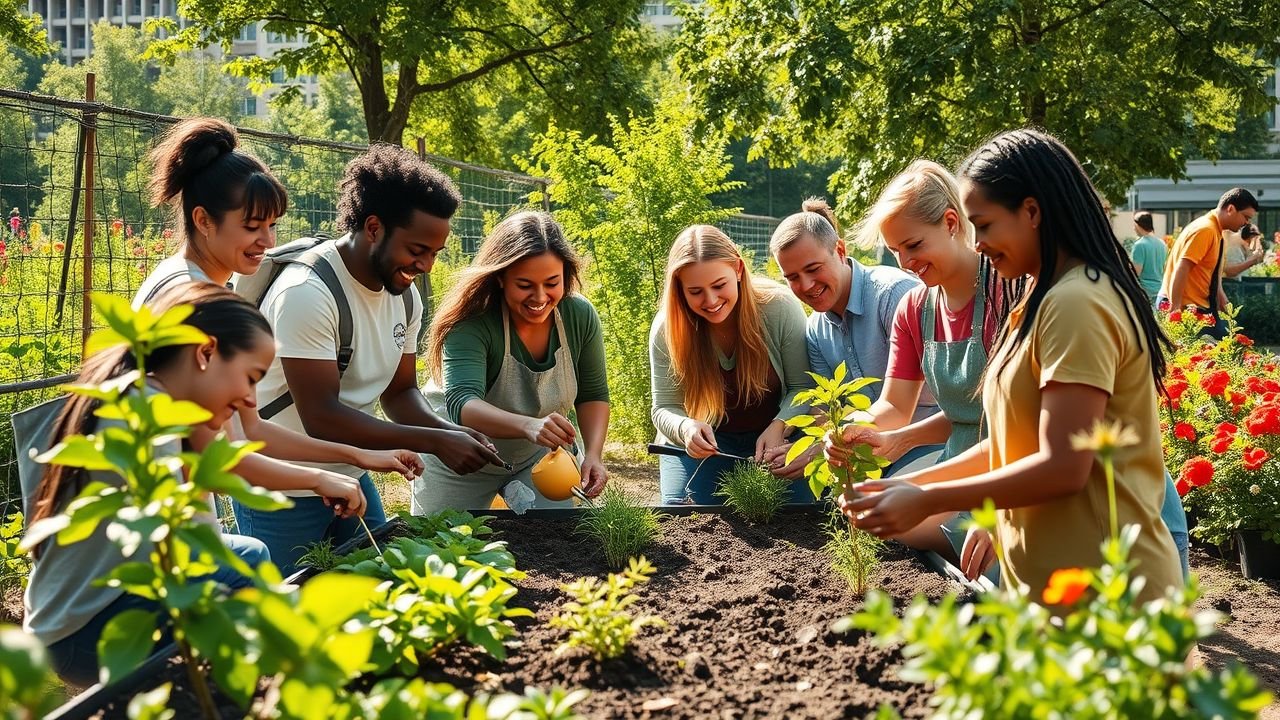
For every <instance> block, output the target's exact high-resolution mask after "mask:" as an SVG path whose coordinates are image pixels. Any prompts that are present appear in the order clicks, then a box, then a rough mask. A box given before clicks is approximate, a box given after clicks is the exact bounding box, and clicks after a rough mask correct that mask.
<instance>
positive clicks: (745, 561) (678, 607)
mask: <svg viewBox="0 0 1280 720" xmlns="http://www.w3.org/2000/svg"><path fill="white" fill-rule="evenodd" d="M824 521H825V516H824V515H820V514H803V515H800V514H784V515H781V516H779V518H778V519H776V520H775V521H774V523H773V524H771V525H768V526H752V525H749V524H747V523H745V522H743V521H741V520H738V519H737V518H735V517H733V516H731V515H720V514H702V515H695V516H689V517H674V518H671V519H669V520H667V521H666V522H664V523H663V536H662V538H661V539H660V540H659V541H658V542H657V543H656V544H655V545H654V546H652V547H651V548H649V549H648V550H647V551H646V552H645V555H646V557H647V558H648V559H649V560H650V561H651V562H652V563H653V565H654V566H655V567H656V568H657V573H656V574H655V575H654V577H653V579H652V580H651V581H650V582H649V583H648V585H647V586H643V587H642V589H641V590H640V592H639V593H638V594H639V595H640V596H641V599H640V600H639V602H637V603H636V604H635V605H634V606H633V608H634V612H637V613H645V614H653V615H658V616H660V617H661V618H662V619H663V620H665V621H666V623H667V624H668V628H667V629H665V630H661V629H654V628H650V629H647V630H645V631H644V633H643V634H642V635H641V636H640V637H639V638H638V639H637V640H636V641H635V642H634V643H633V649H632V652H631V653H629V654H628V655H627V656H625V657H623V658H621V659H618V660H613V661H608V662H605V663H603V664H600V663H597V662H596V661H595V660H594V659H593V658H592V657H591V656H590V655H589V654H588V653H587V651H585V650H583V649H574V650H571V651H569V652H567V653H565V654H563V655H559V656H557V655H556V654H555V649H556V646H557V645H558V644H559V643H560V642H561V641H562V640H563V639H564V638H565V636H566V631H564V630H561V629H557V628H552V627H550V626H549V625H548V621H549V620H550V619H551V618H552V617H553V616H555V615H556V614H557V612H558V610H559V607H560V605H561V604H562V603H563V602H564V601H565V600H566V596H565V594H564V593H563V592H562V591H561V589H560V585H561V584H562V583H566V582H569V581H571V580H573V579H574V578H577V577H581V576H582V575H598V576H599V575H604V574H605V573H606V572H608V568H607V567H606V566H605V564H604V562H603V560H602V558H601V557H600V554H599V553H598V552H596V550H595V549H594V548H592V547H591V546H590V545H589V544H588V542H587V541H585V540H583V539H582V538H580V537H576V536H575V535H574V528H575V523H574V521H573V520H571V519H528V518H525V519H510V520H508V519H499V520H497V521H495V522H493V523H492V525H493V527H494V529H495V530H498V531H499V532H500V533H501V537H502V539H504V540H506V541H507V542H508V543H509V545H510V549H511V551H512V553H514V554H515V556H516V559H517V564H518V566H519V567H520V568H521V569H523V570H526V571H527V572H528V574H529V576H528V578H527V579H525V580H524V581H522V582H520V583H519V587H520V592H519V594H518V595H517V596H516V604H520V605H524V606H525V607H528V608H530V609H531V610H533V611H534V613H535V614H536V618H534V619H530V620H525V621H520V622H519V626H520V641H521V643H522V644H521V645H520V646H519V647H517V648H515V649H513V651H512V653H511V655H510V657H509V658H508V659H507V662H506V663H502V664H499V663H496V662H493V661H492V660H489V659H488V658H487V657H485V656H483V655H481V654H480V653H478V652H475V651H474V650H466V651H462V652H459V653H455V658H454V662H453V663H451V664H450V665H449V666H448V667H447V668H444V669H442V670H441V671H439V672H437V673H432V676H433V679H439V680H444V681H447V682H450V683H452V684H454V685H456V686H458V687H461V688H463V689H467V690H469V691H476V690H480V689H485V690H499V689H502V690H509V691H513V692H521V691H522V690H523V688H524V686H525V685H534V686H540V687H548V686H552V685H557V684H558V685H565V686H570V687H584V688H587V689H589V690H591V693H592V694H591V697H590V698H589V699H587V700H586V701H585V702H584V703H582V704H581V705H579V706H578V707H579V711H580V712H582V714H584V715H585V716H587V717H590V718H722V719H724V720H730V719H745V718H782V717H786V718H835V717H863V716H864V715H866V714H868V713H871V712H874V711H875V709H876V708H877V707H878V706H879V705H880V704H881V703H887V704H889V705H891V706H893V707H895V708H897V709H898V710H899V711H900V712H902V714H903V715H904V716H905V717H924V716H925V714H926V713H925V703H926V701H927V699H928V693H927V691H926V690H925V689H924V688H923V687H921V686H918V685H913V684H910V683H906V682H903V681H901V680H899V679H898V678H897V677H896V674H895V667H896V665H897V664H898V663H899V662H900V660H901V656H900V655H899V654H898V653H897V652H896V651H895V650H885V649H880V648H877V647H875V646H874V645H873V644H872V643H871V641H870V639H869V638H868V637H866V636H865V635H864V633H862V632H861V631H853V632H851V633H849V634H838V633H835V632H832V631H831V629H830V627H831V624H832V623H833V622H835V621H836V620H839V619H840V618H843V617H845V616H846V615H848V614H850V613H851V612H853V611H854V610H856V609H857V608H858V607H859V606H860V604H861V603H860V600H859V599H858V598H857V597H856V596H855V595H854V593H853V592H852V591H851V590H850V589H849V586H848V584H847V583H846V581H845V580H844V579H843V578H842V577H840V576H838V575H836V574H835V573H834V572H832V570H831V569H830V566H829V561H828V560H827V558H826V556H825V555H824V554H823V552H822V550H821V548H822V545H823V543H824V542H825V541H826V535H825V533H824V531H823V524H824ZM872 585H873V586H876V587H882V588H884V589H885V590H886V591H888V592H889V593H890V594H891V595H893V596H894V597H895V598H897V599H898V600H899V601H900V602H902V601H905V600H907V599H909V598H911V597H913V596H915V595H917V594H924V595H926V596H928V597H930V598H933V599H937V598H940V597H942V596H943V595H944V594H946V593H947V592H948V591H950V590H952V589H954V588H955V586H954V585H953V584H952V583H951V582H950V581H948V580H946V579H945V578H944V577H942V576H940V575H938V574H936V573H934V572H932V571H930V570H929V569H927V568H926V567H925V566H924V565H923V564H922V563H921V562H919V561H918V560H917V559H916V557H915V555H914V554H913V553H910V552H909V551H907V550H905V549H904V548H902V547H901V546H898V545H896V544H890V545H888V546H886V549H885V552H884V561H883V563H882V565H881V567H880V568H879V569H878V570H877V571H876V572H875V573H874V574H873V576H872Z"/></svg>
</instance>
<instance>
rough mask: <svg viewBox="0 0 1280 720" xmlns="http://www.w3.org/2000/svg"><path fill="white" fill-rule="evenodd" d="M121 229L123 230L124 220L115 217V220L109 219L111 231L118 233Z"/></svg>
mask: <svg viewBox="0 0 1280 720" xmlns="http://www.w3.org/2000/svg"><path fill="white" fill-rule="evenodd" d="M122 230H124V221H123V220H119V219H117V220H112V221H111V232H113V233H116V234H119V233H120V231H122Z"/></svg>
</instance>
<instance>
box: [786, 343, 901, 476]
mask: <svg viewBox="0 0 1280 720" xmlns="http://www.w3.org/2000/svg"><path fill="white" fill-rule="evenodd" d="M848 372H849V370H848V368H847V367H845V364H844V363H840V365H839V367H837V368H836V370H835V374H834V375H833V376H832V377H831V378H830V379H828V378H824V377H822V376H821V375H818V374H817V373H809V376H810V377H812V378H813V380H814V382H815V383H817V385H818V386H817V387H816V388H814V389H812V390H802V391H800V392H799V393H796V398H795V400H794V403H795V404H796V405H807V406H810V407H812V408H813V409H815V410H818V411H820V412H821V413H822V415H821V416H817V415H797V416H796V417H793V418H791V419H790V420H788V421H787V425H789V426H791V427H797V428H801V429H802V431H803V433H804V435H802V436H801V438H800V439H799V440H797V441H795V442H794V443H792V445H791V449H790V450H788V451H787V463H788V464H790V463H792V462H794V461H795V459H796V458H798V457H800V456H801V455H802V454H804V452H805V451H807V450H808V449H809V448H810V447H812V446H813V444H814V443H817V442H822V441H823V439H824V438H825V437H826V436H827V435H828V434H829V433H835V432H837V431H838V430H839V429H840V423H841V422H843V421H845V419H846V418H848V417H849V416H850V415H851V414H853V413H855V412H862V411H865V410H867V409H868V408H870V407H871V400H870V399H869V398H868V397H867V396H866V395H863V394H861V393H859V392H858V391H859V390H861V389H862V388H864V387H866V386H868V385H870V384H871V383H876V382H880V380H879V379H878V378H868V377H864V378H853V379H851V380H847V381H846V380H845V377H846V376H847V375H848ZM856 424H858V425H867V424H869V423H865V422H861V421H858V422H856ZM888 464H889V461H888V460H885V459H884V458H882V457H877V456H876V455H875V454H874V453H873V452H872V451H871V446H870V445H867V444H865V443H864V444H859V445H856V446H854V447H852V448H849V461H848V462H847V463H846V465H845V467H843V468H840V469H838V470H835V469H832V467H831V464H830V463H828V462H827V459H826V457H825V456H824V455H823V454H822V453H818V454H817V455H815V456H814V458H813V459H812V460H810V461H809V464H808V465H805V468H804V475H805V477H806V478H808V479H809V489H810V490H811V491H812V492H813V497H814V499H815V500H818V499H821V498H822V496H823V494H825V493H826V492H827V491H828V490H831V491H833V492H834V493H839V492H842V491H843V490H844V489H845V488H847V487H849V486H850V485H853V484H854V483H858V482H862V481H863V480H867V479H872V478H878V477H880V472H881V470H882V469H883V468H884V467H885V466H887V465H888Z"/></svg>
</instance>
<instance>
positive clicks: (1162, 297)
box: [1156, 188, 1258, 339]
mask: <svg viewBox="0 0 1280 720" xmlns="http://www.w3.org/2000/svg"><path fill="white" fill-rule="evenodd" d="M1257 214H1258V200H1257V198H1255V197H1254V196H1253V193H1251V192H1249V191H1248V190H1245V189H1244V188H1232V189H1230V190H1228V191H1227V192H1226V193H1224V194H1223V196H1222V198H1221V199H1220V200H1218V208H1217V209H1216V210H1211V211H1209V212H1207V213H1205V214H1204V216H1203V217H1200V218H1197V219H1196V220H1195V221H1193V222H1191V223H1189V224H1188V225H1187V226H1186V227H1185V228H1183V230H1182V232H1181V233H1180V234H1179V235H1178V239H1177V240H1174V241H1173V249H1172V250H1171V251H1170V252H1169V260H1168V262H1166V263H1165V267H1164V281H1163V282H1162V283H1161V285H1160V294H1159V296H1158V298H1157V301H1156V302H1157V307H1159V308H1160V309H1162V310H1164V311H1173V310H1182V309H1183V308H1184V307H1187V306H1189V305H1192V306H1195V307H1196V308H1197V309H1198V310H1199V311H1200V312H1202V313H1208V314H1209V315H1211V316H1213V318H1214V324H1213V326H1212V327H1209V328H1207V329H1206V330H1205V334H1207V335H1211V336H1213V337H1215V338H1218V339H1222V338H1223V337H1225V336H1226V332H1227V328H1226V326H1225V325H1224V324H1223V323H1221V322H1219V321H1218V320H1219V318H1218V310H1220V309H1221V308H1222V307H1224V306H1225V305H1226V304H1227V296H1226V293H1224V292H1223V291H1222V257H1223V252H1224V249H1225V248H1224V245H1225V244H1224V243H1223V240H1222V231H1223V230H1230V231H1232V232H1237V231H1239V230H1240V228H1242V227H1244V226H1245V225H1248V224H1249V223H1251V222H1253V218H1254V216H1255V215H1257Z"/></svg>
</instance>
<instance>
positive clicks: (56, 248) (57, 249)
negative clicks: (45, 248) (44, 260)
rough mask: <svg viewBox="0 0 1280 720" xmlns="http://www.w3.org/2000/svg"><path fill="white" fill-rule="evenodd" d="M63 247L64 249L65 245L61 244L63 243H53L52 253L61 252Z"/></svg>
mask: <svg viewBox="0 0 1280 720" xmlns="http://www.w3.org/2000/svg"><path fill="white" fill-rule="evenodd" d="M65 247H66V243H63V242H61V241H59V242H56V243H54V244H53V249H54V252H62V250H63V249H64V248H65Z"/></svg>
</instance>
